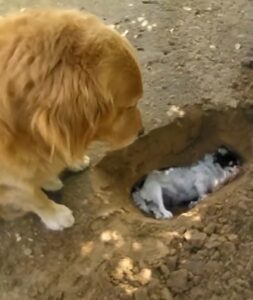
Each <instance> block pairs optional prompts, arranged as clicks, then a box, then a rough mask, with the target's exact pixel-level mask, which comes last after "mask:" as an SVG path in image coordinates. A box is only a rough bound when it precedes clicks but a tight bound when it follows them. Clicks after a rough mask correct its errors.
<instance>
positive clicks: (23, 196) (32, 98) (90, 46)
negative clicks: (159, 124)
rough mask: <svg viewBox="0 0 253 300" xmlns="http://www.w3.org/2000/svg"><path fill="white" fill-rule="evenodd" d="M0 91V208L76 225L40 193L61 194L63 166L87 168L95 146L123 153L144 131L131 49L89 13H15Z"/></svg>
mask: <svg viewBox="0 0 253 300" xmlns="http://www.w3.org/2000/svg"><path fill="white" fill-rule="evenodd" d="M0 86H1V93H0V107H1V108H0V204H1V205H11V206H14V207H15V208H18V209H22V210H23V211H31V212H34V213H36V214H37V215H38V216H39V217H40V218H41V220H42V221H43V222H44V223H45V224H46V226H47V227H48V228H50V229H53V230H61V229H63V228H66V227H70V226H72V225H73V223H74V218H73V215H72V212H71V210H69V209H68V208H67V207H66V206H64V205H59V204H56V203H54V202H53V201H51V200H50V199H48V198H47V196H46V195H45V194H44V193H43V192H42V190H41V188H42V187H44V188H45V189H47V190H57V189H59V188H61V187H62V183H61V181H60V180H59V179H58V177H57V176H58V174H59V173H60V172H61V171H62V170H63V169H64V168H66V167H67V166H72V165H73V166H74V169H79V168H82V164H84V166H85V164H86V162H85V161H84V162H83V153H84V152H85V149H86V148H87V146H88V145H89V144H90V143H91V142H93V141H102V142H105V143H107V144H108V145H109V146H110V147H111V148H112V149H116V148H121V147H123V146H126V145H128V144H130V143H131V142H133V141H134V140H135V139H136V137H137V136H138V133H139V132H140V131H142V121H141V115H140V112H139V110H138V108H137V103H138V100H139V99H140V98H141V97H142V92H143V87H142V78H141V73H140V68H139V65H138V63H137V61H136V57H135V52H134V49H133V48H132V46H131V45H130V43H129V42H128V41H127V40H126V39H125V38H123V37H122V36H121V35H120V34H119V33H117V32H116V31H114V30H113V29H111V28H109V27H108V26H106V25H105V24H104V23H103V22H101V21H100V20H99V19H97V18H96V17H95V16H93V15H90V14H86V13H85V14H84V13H80V12H77V11H68V10H67V11H64V10H63V11H62V10H61V11H58V10H45V11H26V12H23V13H19V14H16V15H10V16H7V17H5V18H3V19H1V20H0ZM80 163H81V165H80Z"/></svg>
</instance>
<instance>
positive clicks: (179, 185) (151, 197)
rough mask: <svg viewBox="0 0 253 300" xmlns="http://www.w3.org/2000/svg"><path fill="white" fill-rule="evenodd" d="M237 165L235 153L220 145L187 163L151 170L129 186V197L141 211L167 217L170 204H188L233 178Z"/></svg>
mask: <svg viewBox="0 0 253 300" xmlns="http://www.w3.org/2000/svg"><path fill="white" fill-rule="evenodd" d="M240 165H241V159H240V158H239V156H238V155H237V154H236V153H234V152H232V151H231V150H229V149H228V148H226V147H225V146H221V147H219V148H218V150H217V151H216V152H215V153H212V154H206V155H205V156H204V158H203V159H202V160H200V161H198V162H197V163H196V164H194V165H192V166H190V167H179V168H169V169H168V168H167V169H161V170H159V171H153V172H151V173H150V174H149V175H148V176H146V177H144V178H143V179H142V180H141V181H139V182H138V183H137V184H136V185H135V186H134V187H133V190H132V197H133V200H134V201H135V203H136V205H137V206H138V207H139V208H140V209H141V210H142V211H144V212H146V213H152V214H153V215H154V216H155V218H156V219H168V218H171V217H172V216H173V214H172V212H171V211H170V210H169V209H171V208H172V207H174V206H179V205H188V206H189V207H192V206H194V205H195V204H196V202H197V201H199V200H202V199H204V198H205V197H206V196H207V194H209V193H212V192H213V191H215V190H216V189H218V188H220V187H221V186H222V185H224V184H226V183H227V182H228V181H231V180H233V179H234V178H235V177H236V176H237V175H238V174H239V171H240Z"/></svg>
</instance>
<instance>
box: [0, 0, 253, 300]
mask: <svg viewBox="0 0 253 300" xmlns="http://www.w3.org/2000/svg"><path fill="white" fill-rule="evenodd" d="M53 3H54V5H57V6H59V7H75V8H78V9H88V10H90V11H92V12H94V13H96V14H98V15H100V16H102V17H104V18H105V19H106V22H108V23H113V24H116V25H117V26H118V29H119V30H120V31H121V32H124V31H125V30H128V34H127V36H128V38H129V39H130V40H131V41H132V42H133V44H134V45H135V46H136V47H137V49H138V50H139V55H140V59H141V63H142V68H143V75H144V81H145V97H144V99H143V102H142V109H143V113H144V121H145V125H146V128H147V129H149V130H151V129H153V128H156V127H160V126H162V125H164V124H167V123H168V122H169V121H171V119H170V116H171V114H169V115H168V114H166V112H168V111H170V108H171V105H177V106H182V105H184V104H194V103H201V104H202V105H203V108H208V107H209V108H210V107H212V106H218V107H225V106H227V107H236V106H237V105H238V103H244V102H249V101H250V92H251V82H250V78H251V77H250V76H252V75H251V74H250V72H251V71H250V70H249V71H243V70H242V68H241V61H242V60H243V59H244V58H245V54H246V53H247V52H248V50H249V48H250V47H251V46H252V42H251V40H252V36H253V35H252V32H251V31H252V28H253V27H252V20H251V18H252V16H253V7H252V4H251V3H250V2H249V3H248V2H247V1H244V0H231V1H225V0H221V1H218V0H211V1H205V0H188V1H186V0H185V1H172V0H171V1H170V0H167V1H166V0H163V1H162V0H150V1H141V0H132V1H130V0H129V1H128V0H120V1H119V0H118V1H116V0H106V1H105V0H94V1H86V0H83V1H80V0H73V1H59V2H56V1H42V0H41V1H33V0H27V1H25V0H22V1H9V2H8V1H4V0H0V11H1V12H2V13H5V12H6V11H10V10H15V9H21V8H24V7H29V6H37V7H41V6H49V5H52V4H53ZM215 120H216V119H215ZM236 121H238V123H240V119H239V118H238V119H236ZM224 123H226V122H224ZM235 123H236V122H234V123H233V124H234V125H237V124H235ZM228 124H229V122H228ZM231 124H232V123H231ZM223 125H224V124H223ZM225 125H226V124H225ZM238 125H239V124H238ZM231 126H232V125H231ZM231 128H232V127H231ZM239 128H240V126H239ZM167 129H168V130H169V129H171V128H170V127H168V128H167ZM167 129H166V130H167ZM244 129H245V128H244ZM235 130H236V127H233V130H232V129H231V132H232V131H233V132H234V131H235ZM244 133H245V136H244ZM178 134H179V135H180V134H183V133H182V132H180V130H179V133H178ZM241 134H242V138H240V131H239V134H238V132H237V134H235V135H234V138H233V144H234V146H236V145H238V147H239V146H240V147H241V149H242V152H243V151H245V153H246V154H247V155H246V156H247V158H248V165H249V166H248V170H247V172H245V175H244V176H242V177H241V178H240V179H239V180H238V181H237V182H235V183H234V184H232V185H231V187H228V188H225V189H224V191H223V190H222V191H220V192H219V193H218V194H217V196H215V195H214V196H213V197H212V198H211V199H210V201H208V202H207V203H205V205H199V207H197V208H196V209H195V210H193V212H192V213H191V214H186V215H184V216H183V215H182V216H180V217H178V218H175V219H174V220H173V221H167V222H158V221H155V220H152V219H150V218H147V217H145V216H143V215H142V214H140V213H139V212H138V211H137V210H136V209H135V208H134V207H133V206H131V204H130V203H128V204H125V203H126V202H127V201H129V200H128V199H127V197H125V198H126V199H125V198H124V197H122V196H121V193H120V192H118V193H117V192H116V191H115V193H114V192H113V191H112V190H111V189H110V184H109V183H108V184H106V185H104V186H103V180H101V176H102V177H103V176H105V175H104V174H106V172H105V173H103V172H101V169H102V170H103V168H105V169H106V168H107V171H108V165H109V163H110V162H112V165H113V166H112V170H111V171H112V174H117V164H118V167H119V169H120V166H122V164H123V163H124V162H125V163H126V162H128V161H127V160H124V155H123V154H122V157H123V158H122V157H121V156H120V155H119V157H118V156H117V155H116V157H112V158H110V157H109V158H108V160H105V161H104V162H102V163H101V164H100V165H99V166H98V167H97V168H95V169H94V168H92V170H91V171H87V172H84V173H83V174H80V175H75V176H71V177H70V178H68V179H67V180H66V185H65V188H64V199H63V202H64V203H65V204H67V205H68V206H69V207H70V208H71V209H73V211H74V214H75V217H76V224H75V226H74V227H73V228H71V229H69V230H66V231H64V232H61V233H54V232H49V231H48V230H46V229H44V228H43V226H42V225H41V223H40V222H39V221H38V219H37V218H36V217H33V216H27V217H25V218H23V219H20V220H16V221H13V222H8V223H5V222H1V233H0V240H1V244H0V299H1V300H16V299H18V300H28V299H38V300H49V299H50V300H63V299H64V300H74V299H83V300H105V299H108V300H109V299H110V300H112V299H115V300H116V299H135V300H148V299H151V300H160V299H161V300H172V299H178V300H179V299H180V300H181V299H182V300H184V299H192V300H195V299H196V300H197V299H210V300H216V299H217V300H218V299H224V300H227V299H231V300H233V299H234V300H239V299H245V300H250V299H253V288H252V286H253V258H252V251H253V236H252V235H253V234H252V232H253V219H252V213H253V202H252V198H253V180H252V179H253V173H252V172H251V166H250V154H251V152H250V150H249V149H248V148H249V145H248V144H247V142H248V141H249V140H250V136H248V135H247V136H246V130H245V131H242V132H241ZM179 135H178V136H179ZM157 136H158V137H157V139H158V140H159V143H158V144H157V147H156V146H155V147H154V143H155V142H156V138H154V139H153V137H152V136H151V138H148V139H147V145H146V147H145V144H144V146H142V147H140V148H138V147H137V148H136V150H133V151H132V152H130V154H129V155H128V156H127V159H129V160H131V159H133V161H135V158H136V157H140V156H143V157H144V158H145V160H146V161H148V162H149V164H150V162H151V165H152V159H153V157H152V155H153V154H154V152H155V151H156V156H155V157H156V158H155V161H154V167H155V164H157V166H158V164H161V163H162V160H160V161H159V159H158V158H159V153H160V152H159V151H161V153H163V155H166V149H164V146H163V143H162V140H164V139H166V137H167V136H166V134H165V133H164V130H163V131H162V133H161V134H160V132H159V131H158V133H157ZM228 136H229V135H228V134H227V133H226V134H224V135H223V137H228ZM154 137H156V134H155V135H154ZM161 137H162V139H161ZM202 138H203V137H202ZM205 138H206V139H207V140H208V139H209V135H208V131H207V134H206V136H205ZM152 139H153V140H152ZM182 139H183V138H180V140H181V141H182ZM242 140H244V141H242ZM144 142H145V140H144ZM166 145H167V144H166ZM175 145H176V146H175ZM244 146H245V147H244ZM148 147H150V149H151V150H150V152H149V151H147V148H148ZM166 147H167V146H166ZM168 147H169V146H168ZM170 147H171V148H173V147H174V148H173V149H174V150H175V152H177V151H178V152H180V145H178V144H177V139H175V144H173V145H170ZM246 148H247V149H248V150H247V149H246ZM144 149H145V151H144ZM196 149H197V148H196ZM203 149H204V148H203ZM167 150H168V149H167ZM142 151H143V152H142ZM152 151H153V152H152ZM189 151H190V150H189ZM168 152H169V150H168ZM149 153H150V154H149ZM193 153H194V152H188V153H187V152H185V153H183V155H181V156H180V157H181V158H180V160H181V161H182V159H183V158H185V157H188V159H190V158H191V157H194V155H193ZM126 155H127V154H126ZM131 155H132V156H131ZM161 155H162V154H161ZM171 157H174V156H171ZM176 159H177V157H175V161H176ZM145 160H144V162H145ZM178 162H180V161H178ZM142 163H143V162H142ZM151 165H149V167H151ZM113 167H114V169H115V172H116V173H114V169H113ZM144 169H145V168H144ZM142 170H143V168H142ZM109 171H110V170H109ZM123 171H124V170H123ZM120 172H122V170H121V171H120ZM121 175H122V176H123V177H124V173H122V174H121ZM108 176H109V175H108ZM115 178H116V177H115V176H111V181H113V179H115ZM120 179H121V178H120ZM123 179H124V178H123ZM115 180H116V179H115ZM124 180H125V181H124ZM124 180H123V181H124V182H127V180H126V178H125V179H124ZM105 181H106V179H105ZM119 183H120V182H119ZM111 184H112V185H114V186H115V182H111ZM92 187H93V188H94V189H95V192H93V191H92ZM123 187H124V185H123ZM121 192H122V193H126V191H123V190H121ZM124 199H125V201H126V202H124V201H123V200H124Z"/></svg>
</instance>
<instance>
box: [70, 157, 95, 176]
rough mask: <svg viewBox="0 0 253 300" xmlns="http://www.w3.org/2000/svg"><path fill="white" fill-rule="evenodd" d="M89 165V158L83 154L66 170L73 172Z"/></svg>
mask: <svg viewBox="0 0 253 300" xmlns="http://www.w3.org/2000/svg"><path fill="white" fill-rule="evenodd" d="M89 166H90V158H89V156H87V155H84V157H83V159H81V160H79V161H76V162H75V163H74V164H73V165H71V166H69V167H68V170H69V171H71V172H74V173H77V172H81V171H84V170H85V169H87V168H88V167H89Z"/></svg>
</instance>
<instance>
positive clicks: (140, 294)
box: [134, 289, 149, 300]
mask: <svg viewBox="0 0 253 300" xmlns="http://www.w3.org/2000/svg"><path fill="white" fill-rule="evenodd" d="M134 299H135V300H149V297H148V294H147V291H146V289H138V290H137V291H136V292H135V294H134Z"/></svg>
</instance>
